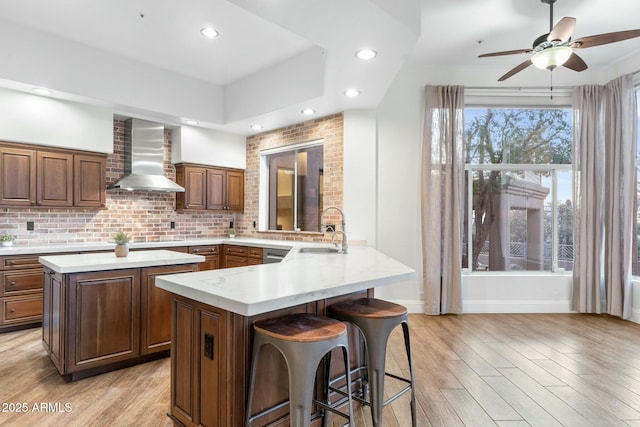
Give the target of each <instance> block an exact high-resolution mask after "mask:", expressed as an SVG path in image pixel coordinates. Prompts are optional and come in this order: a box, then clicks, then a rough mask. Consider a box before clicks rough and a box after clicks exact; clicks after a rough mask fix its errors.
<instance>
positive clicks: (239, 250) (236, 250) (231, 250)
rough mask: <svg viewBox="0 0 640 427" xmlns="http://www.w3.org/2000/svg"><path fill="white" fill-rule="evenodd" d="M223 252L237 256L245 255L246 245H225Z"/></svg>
mask: <svg viewBox="0 0 640 427" xmlns="http://www.w3.org/2000/svg"><path fill="white" fill-rule="evenodd" d="M224 253H225V254H227V255H237V256H243V257H246V256H247V247H246V246H234V245H225V246H224Z"/></svg>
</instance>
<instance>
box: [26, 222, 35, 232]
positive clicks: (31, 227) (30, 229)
mask: <svg viewBox="0 0 640 427" xmlns="http://www.w3.org/2000/svg"><path fill="white" fill-rule="evenodd" d="M33 230H34V227H33V221H27V231H33Z"/></svg>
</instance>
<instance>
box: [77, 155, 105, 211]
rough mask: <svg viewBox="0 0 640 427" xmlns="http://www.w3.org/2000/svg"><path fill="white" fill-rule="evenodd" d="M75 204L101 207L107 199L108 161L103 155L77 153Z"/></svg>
mask: <svg viewBox="0 0 640 427" xmlns="http://www.w3.org/2000/svg"><path fill="white" fill-rule="evenodd" d="M73 172H74V177H73V182H74V184H73V204H74V206H79V207H88V208H101V207H104V205H105V200H106V194H105V190H106V173H107V161H106V158H105V157H103V156H91V155H82V154H76V155H75V156H74V157H73Z"/></svg>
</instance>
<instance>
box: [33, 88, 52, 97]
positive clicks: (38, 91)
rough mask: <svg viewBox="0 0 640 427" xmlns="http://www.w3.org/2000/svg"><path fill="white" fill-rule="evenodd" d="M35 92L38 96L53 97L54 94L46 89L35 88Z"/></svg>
mask: <svg viewBox="0 0 640 427" xmlns="http://www.w3.org/2000/svg"><path fill="white" fill-rule="evenodd" d="M33 91H34V92H35V93H37V94H38V95H53V92H52V91H51V90H50V89H47V88H44V87H34V88H33Z"/></svg>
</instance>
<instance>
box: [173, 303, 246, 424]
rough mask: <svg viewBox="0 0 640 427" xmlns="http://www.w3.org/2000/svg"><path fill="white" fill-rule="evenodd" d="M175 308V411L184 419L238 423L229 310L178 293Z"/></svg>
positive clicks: (190, 422) (175, 419)
mask: <svg viewBox="0 0 640 427" xmlns="http://www.w3.org/2000/svg"><path fill="white" fill-rule="evenodd" d="M173 313H174V316H173V324H172V328H173V336H174V337H176V338H175V339H174V341H173V342H172V347H171V355H172V357H171V370H172V375H171V417H172V418H173V419H174V421H178V422H179V423H180V424H182V425H194V426H195V425H199V426H207V427H218V426H219V427H226V426H232V425H237V424H238V420H236V421H234V420H235V418H236V417H237V414H235V413H233V411H232V410H231V407H232V404H233V397H234V396H233V395H232V394H231V393H228V392H229V390H232V389H233V386H232V385H231V384H229V383H228V380H229V378H230V370H231V369H232V368H233V367H234V366H235V364H234V363H233V358H234V354H233V353H232V352H228V351H226V349H227V348H228V346H227V344H226V342H227V340H228V338H227V337H228V319H229V313H228V312H226V311H224V310H220V309H216V308H214V307H210V306H205V305H203V304H200V303H197V302H195V301H192V300H188V299H185V298H182V297H178V296H174V298H173ZM240 421H241V420H240Z"/></svg>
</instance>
